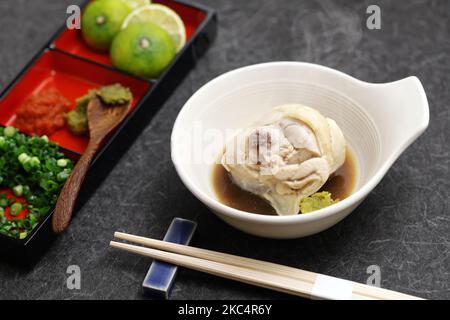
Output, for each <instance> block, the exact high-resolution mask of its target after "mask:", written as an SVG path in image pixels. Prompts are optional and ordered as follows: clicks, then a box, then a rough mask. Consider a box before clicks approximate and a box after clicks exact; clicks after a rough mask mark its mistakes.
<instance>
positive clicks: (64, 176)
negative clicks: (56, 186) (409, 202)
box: [56, 171, 69, 182]
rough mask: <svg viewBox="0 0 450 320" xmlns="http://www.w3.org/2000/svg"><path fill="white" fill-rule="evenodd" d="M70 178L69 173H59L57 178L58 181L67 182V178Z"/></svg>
mask: <svg viewBox="0 0 450 320" xmlns="http://www.w3.org/2000/svg"><path fill="white" fill-rule="evenodd" d="M68 177H69V173H68V172H67V171H61V172H60V173H58V175H57V176H56V178H57V179H58V181H61V182H62V181H66V180H67V178H68Z"/></svg>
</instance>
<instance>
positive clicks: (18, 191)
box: [12, 184, 23, 197]
mask: <svg viewBox="0 0 450 320" xmlns="http://www.w3.org/2000/svg"><path fill="white" fill-rule="evenodd" d="M12 191H13V193H14V195H15V196H16V197H21V196H22V195H23V186H22V185H21V184H19V185H17V186H15V187H14V188H13V189H12Z"/></svg>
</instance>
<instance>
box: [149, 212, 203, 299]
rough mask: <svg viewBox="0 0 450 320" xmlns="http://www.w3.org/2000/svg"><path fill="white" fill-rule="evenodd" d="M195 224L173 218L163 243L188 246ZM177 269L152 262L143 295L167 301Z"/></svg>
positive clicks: (159, 262)
mask: <svg viewBox="0 0 450 320" xmlns="http://www.w3.org/2000/svg"><path fill="white" fill-rule="evenodd" d="M196 228H197V223H195V222H193V221H190V220H186V219H181V218H174V219H173V220H172V223H171V224H170V226H169V229H168V230H167V232H166V235H165V236H164V239H163V240H164V241H167V242H172V243H178V244H184V245H189V243H190V242H191V239H192V237H193V235H194V232H195V229H196ZM177 270H178V267H177V266H175V265H173V264H170V263H166V262H161V261H153V262H152V264H151V266H150V268H149V269H148V272H147V275H146V276H145V279H144V282H143V283H142V291H143V292H144V294H147V295H152V296H155V297H158V298H163V299H168V298H169V294H170V290H171V289H172V285H173V282H174V280H175V277H176V274H177Z"/></svg>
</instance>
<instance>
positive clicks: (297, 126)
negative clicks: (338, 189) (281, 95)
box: [221, 104, 346, 215]
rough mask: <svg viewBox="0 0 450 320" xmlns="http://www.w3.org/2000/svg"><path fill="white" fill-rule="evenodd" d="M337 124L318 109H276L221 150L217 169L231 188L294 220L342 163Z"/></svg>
mask: <svg viewBox="0 0 450 320" xmlns="http://www.w3.org/2000/svg"><path fill="white" fill-rule="evenodd" d="M345 149H346V143H345V139H344V135H343V134H342V131H341V130H340V129H339V127H338V125H337V124H336V122H335V121H334V120H332V119H330V118H326V117H324V116H323V115H322V114H321V113H319V112H318V111H317V110H315V109H312V108H309V107H306V106H303V105H299V104H288V105H281V106H278V107H276V108H274V109H273V111H272V112H270V113H268V114H266V115H264V116H263V117H262V118H261V119H260V120H259V121H258V122H257V123H255V124H254V125H252V126H251V127H249V128H247V129H244V130H242V131H241V132H240V133H238V134H237V135H236V136H235V137H234V138H233V139H232V140H231V141H229V142H228V143H227V145H226V146H225V150H224V154H223V156H222V159H221V161H222V165H223V166H224V167H225V169H226V170H227V171H228V172H229V173H230V176H231V178H232V180H233V182H234V183H236V184H237V185H238V186H239V187H241V188H242V189H244V190H246V191H249V192H252V193H254V194H256V195H258V196H260V197H262V198H263V199H266V200H267V201H269V203H270V204H271V205H272V207H273V208H274V209H275V210H276V212H277V213H278V214H279V215H295V214H298V213H299V211H300V207H299V203H300V200H301V199H303V198H305V197H307V196H310V195H311V194H313V193H315V192H317V191H318V190H319V189H320V188H321V187H322V186H323V185H324V184H325V182H326V181H327V179H328V177H329V176H330V175H331V174H332V173H333V172H334V171H336V170H337V169H338V168H339V167H340V166H341V165H342V164H343V163H344V161H345Z"/></svg>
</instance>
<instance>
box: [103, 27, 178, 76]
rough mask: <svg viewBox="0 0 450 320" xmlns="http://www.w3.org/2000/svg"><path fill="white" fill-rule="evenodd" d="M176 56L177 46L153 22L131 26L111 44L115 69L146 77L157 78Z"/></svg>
mask: <svg viewBox="0 0 450 320" xmlns="http://www.w3.org/2000/svg"><path fill="white" fill-rule="evenodd" d="M175 54H176V48H175V44H174V43H173V41H172V39H171V37H170V35H169V34H168V33H167V31H165V30H164V29H163V28H161V27H159V26H157V25H155V24H153V23H150V22H147V23H136V24H132V25H130V26H129V27H128V28H126V29H124V30H122V31H120V32H119V34H118V35H117V36H116V37H115V38H114V40H113V42H112V45H111V61H112V64H113V65H114V66H115V67H117V68H119V69H121V70H124V71H127V72H130V73H132V74H135V75H137V76H141V77H146V78H156V77H157V76H158V75H159V74H160V73H161V72H162V71H163V70H164V69H165V68H166V67H167V65H168V64H169V63H170V62H171V61H172V59H173V57H174V56H175Z"/></svg>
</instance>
